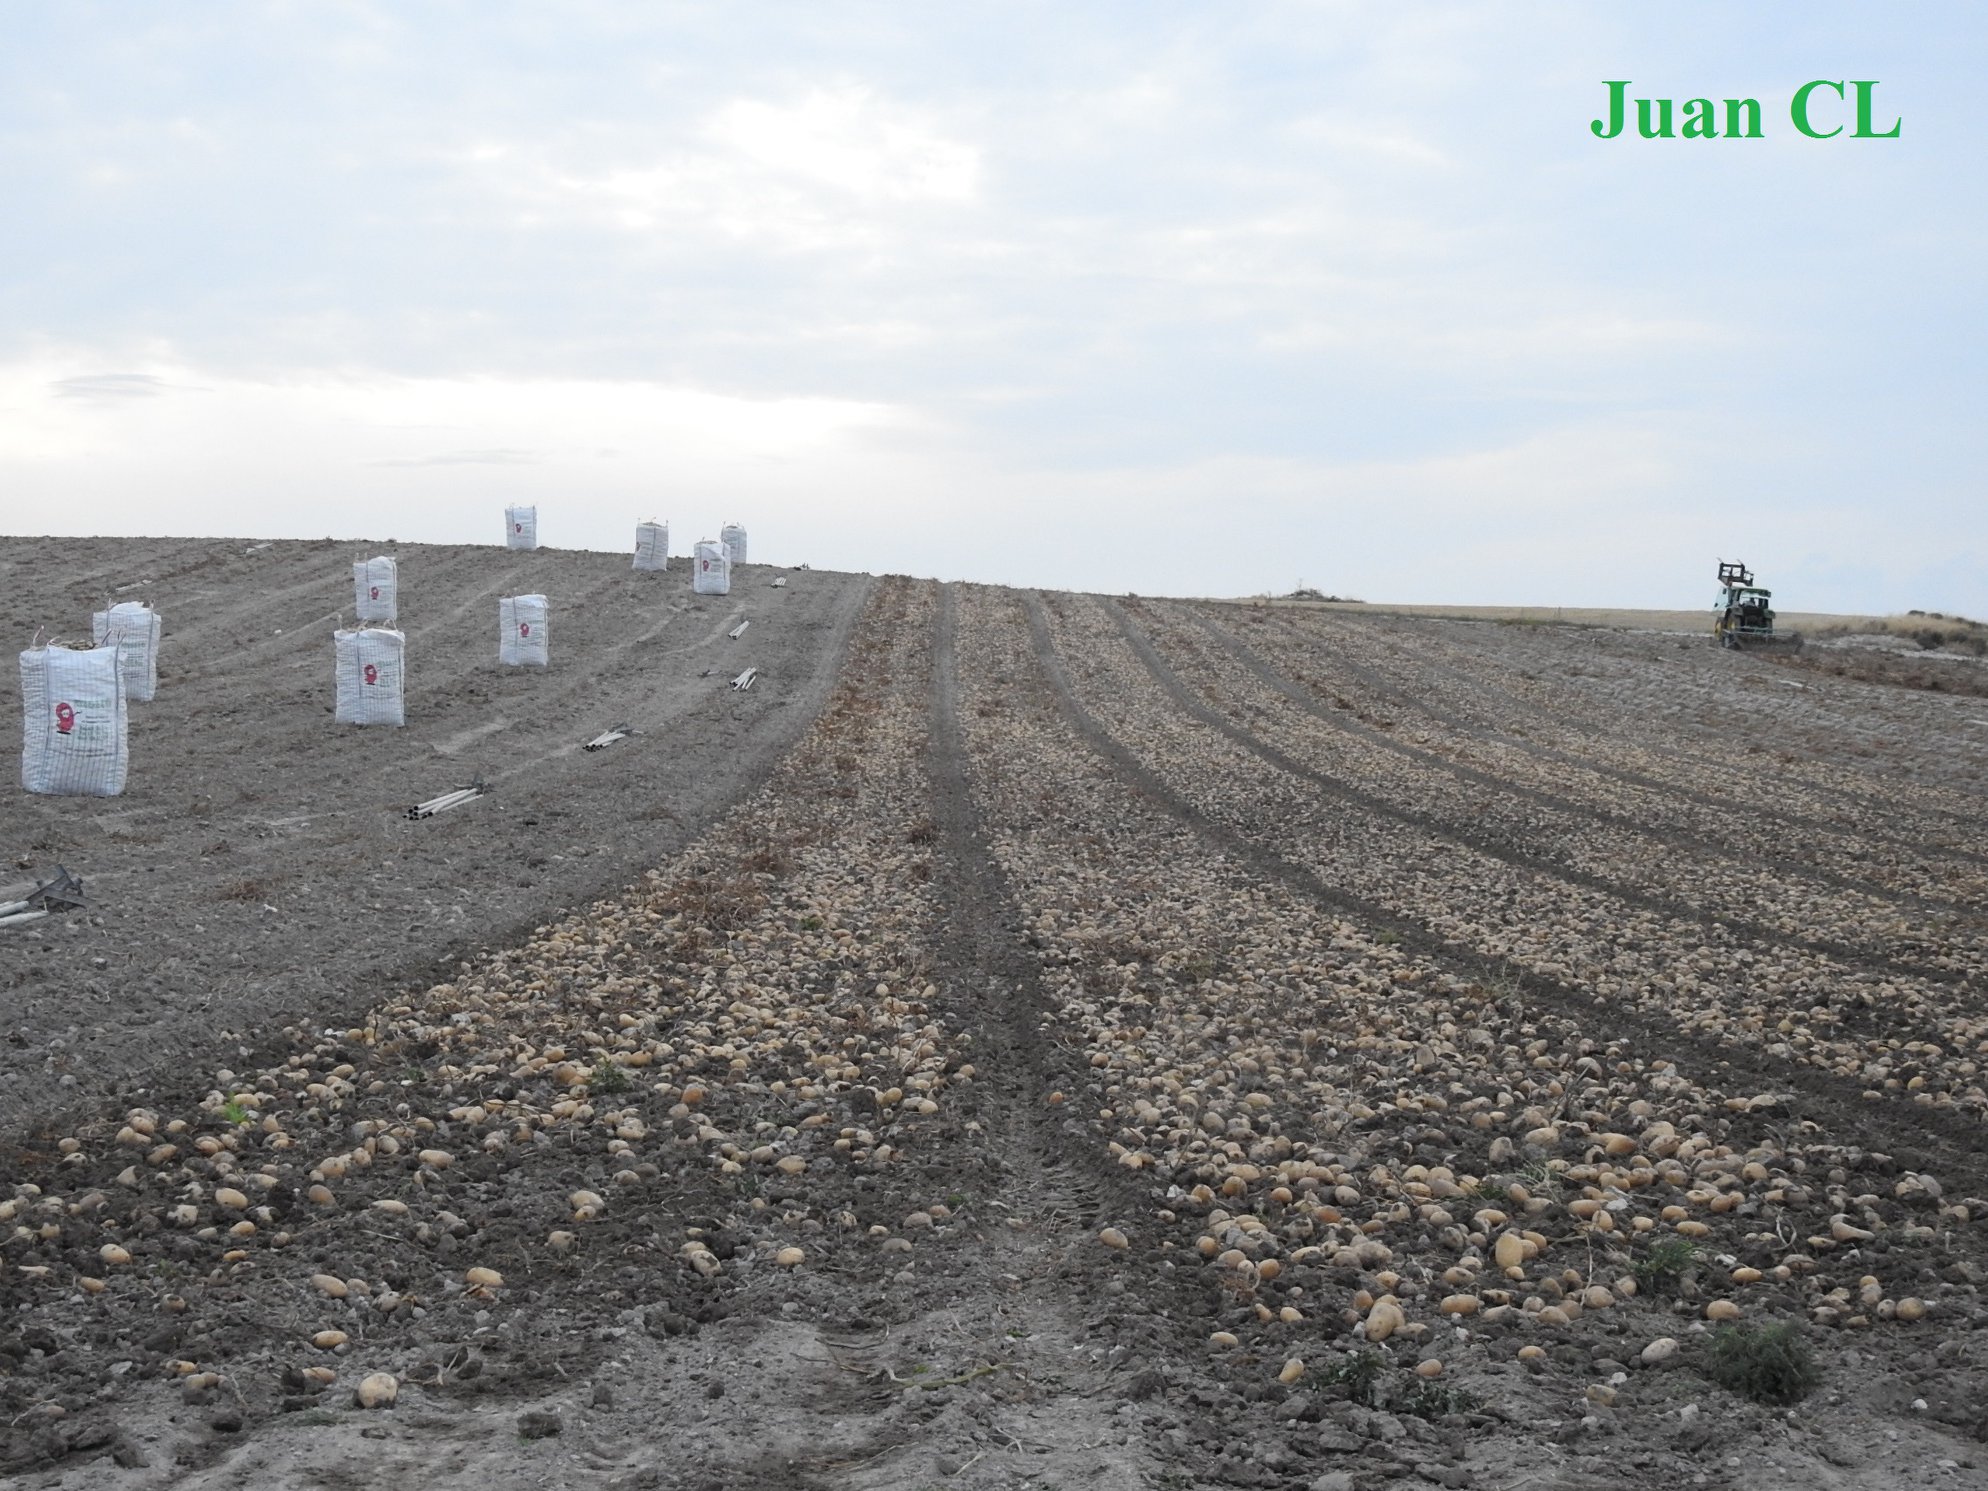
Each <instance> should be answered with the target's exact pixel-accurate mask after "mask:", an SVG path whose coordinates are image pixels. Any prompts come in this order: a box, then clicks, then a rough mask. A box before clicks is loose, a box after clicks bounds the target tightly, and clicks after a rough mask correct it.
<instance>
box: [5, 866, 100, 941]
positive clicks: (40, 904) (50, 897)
mask: <svg viewBox="0 0 1988 1491" xmlns="http://www.w3.org/2000/svg"><path fill="white" fill-rule="evenodd" d="M82 904H83V882H82V881H81V880H78V879H77V878H76V877H75V876H74V875H72V874H70V873H69V871H68V870H67V869H65V868H63V867H62V866H61V865H57V866H56V867H55V876H54V878H53V879H50V880H43V881H39V882H37V883H36V885H35V888H34V889H33V890H31V891H29V892H28V893H27V894H26V895H25V896H21V897H20V898H18V899H16V900H12V901H0V929H5V928H8V927H22V926H26V925H27V924H28V923H29V922H38V921H40V920H41V919H42V918H43V917H45V916H47V915H48V914H49V913H50V912H51V911H68V910H71V909H73V908H75V907H77V906H81V905H82Z"/></svg>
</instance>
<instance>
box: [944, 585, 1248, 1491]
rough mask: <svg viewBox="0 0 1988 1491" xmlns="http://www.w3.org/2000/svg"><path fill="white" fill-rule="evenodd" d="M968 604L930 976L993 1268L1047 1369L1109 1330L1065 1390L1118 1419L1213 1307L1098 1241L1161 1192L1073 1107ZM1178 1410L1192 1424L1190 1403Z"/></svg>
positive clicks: (1147, 1467)
mask: <svg viewBox="0 0 1988 1491" xmlns="http://www.w3.org/2000/svg"><path fill="white" fill-rule="evenodd" d="M957 612H958V587H957V586H956V585H945V586H943V587H942V588H941V590H940V604H939V608H938V617H937V624H936V627H935V634H934V638H933V667H932V696H931V698H932V702H931V720H932V731H931V737H930V743H929V746H928V751H929V757H928V772H929V778H930V782H931V812H932V817H933V825H932V830H933V833H932V842H933V850H934V853H933V872H932V885H933V888H934V890H935V891H936V892H937V894H938V898H939V901H940V904H941V906H942V907H943V908H944V917H945V930H944V934H943V935H942V936H939V937H935V939H934V945H935V949H936V958H935V962H936V967H935V970H934V973H935V978H936V981H937V982H938V984H939V986H940V987H941V988H942V989H946V990H948V991H950V992H951V997H952V1007H950V1008H949V1009H948V1015H949V1017H950V1019H951V1020H952V1022H953V1023H954V1024H955V1025H956V1027H957V1028H959V1029H962V1030H967V1031H971V1032H972V1034H973V1043H972V1050H973V1051H974V1053H975V1073H976V1081H975V1082H974V1084H973V1086H972V1088H971V1089H969V1092H970V1094H971V1095H970V1097H969V1098H968V1099H967V1110H968V1111H969V1112H970V1113H971V1114H972V1115H973V1121H974V1124H973V1126H975V1127H977V1128H979V1129H980V1130H981V1131H982V1132H983V1133H984V1136H985V1144H986V1149H985V1151H984V1153H983V1154H982V1156H981V1157H980V1158H981V1160H982V1165H983V1167H984V1171H985V1174H986V1181H987V1184H988V1185H989V1186H990V1188H998V1189H999V1190H1000V1191H1001V1193H1002V1197H1003V1199H1002V1200H1001V1201H1000V1202H999V1203H996V1204H997V1205H999V1206H1000V1208H1001V1209H1002V1210H1003V1211H1004V1212H1006V1213H1007V1214H1008V1215H1009V1217H1010V1222H1009V1225H1008V1227H1007V1228H1006V1229H998V1230H990V1232H989V1233H988V1238H989V1241H990V1243H991V1244H992V1245H993V1248H994V1250H995V1253H996V1256H995V1258H993V1259H990V1260H989V1262H988V1264H987V1270H988V1272H989V1273H990V1274H993V1275H995V1276H996V1277H999V1278H1003V1279H1009V1280H1013V1281H1014V1282H1013V1283H1012V1284H1010V1285H1009V1292H1010V1293H1013V1294H1017V1295H1022V1296H1025V1297H1026V1298H1027V1299H1028V1301H1029V1306H1030V1314H1031V1317H1032V1318H1033V1319H1034V1320H1036V1321H1037V1322H1038V1323H1039V1325H1040V1327H1041V1329H1042V1331H1043V1334H1045V1335H1047V1336H1050V1337H1051V1340H1052V1342H1053V1344H1047V1345H1035V1344H1034V1343H1031V1346H1032V1351H1031V1354H1032V1355H1033V1356H1035V1357H1036V1358H1037V1360H1038V1361H1040V1362H1042V1363H1043V1364H1044V1365H1053V1366H1055V1367H1056V1368H1057V1369H1058V1370H1060V1371H1064V1372H1067V1371H1068V1370H1069V1368H1070V1366H1071V1363H1072V1362H1073V1361H1081V1360H1082V1358H1081V1357H1079V1356H1076V1355H1075V1351H1076V1350H1081V1349H1082V1348H1083V1347H1084V1346H1085V1345H1086V1344H1088V1343H1089V1341H1090V1340H1092V1339H1096V1338H1098V1337H1100V1336H1103V1337H1109V1338H1111V1339H1112V1341H1113V1344H1112V1346H1111V1347H1110V1349H1109V1351H1108V1352H1107V1353H1106V1354H1105V1357H1104V1366H1103V1367H1102V1370H1101V1371H1100V1372H1098V1374H1097V1376H1098V1378H1099V1380H1098V1381H1096V1382H1094V1383H1091V1384H1089V1385H1087V1386H1086V1387H1085V1388H1083V1389H1082V1390H1081V1391H1080V1393H1078V1394H1069V1393H1068V1392H1067V1390H1066V1393H1065V1398H1066V1403H1068V1404H1069V1405H1070V1406H1074V1400H1075V1399H1076V1398H1079V1397H1081V1398H1083V1399H1086V1400H1088V1399H1092V1398H1096V1399H1100V1400H1101V1401H1100V1402H1099V1403H1098V1404H1097V1405H1096V1406H1091V1407H1088V1408H1086V1409H1085V1410H1084V1413H1085V1415H1087V1416H1089V1417H1091V1418H1094V1419H1096V1420H1097V1421H1098V1422H1099V1423H1100V1424H1102V1425H1105V1426H1107V1427H1122V1421H1120V1420H1118V1419H1116V1418H1115V1417H1114V1416H1113V1415H1112V1414H1111V1412H1110V1409H1111V1407H1113V1406H1115V1404H1116V1402H1117V1401H1118V1400H1119V1399H1121V1398H1125V1397H1131V1396H1135V1395H1136V1396H1147V1395H1150V1394H1152V1393H1154V1392H1156V1391H1158V1390H1159V1383H1158V1381H1157V1380H1154V1379H1153V1378H1152V1374H1151V1373H1150V1372H1148V1373H1136V1372H1133V1371H1130V1370H1127V1371H1124V1372H1123V1374H1122V1380H1120V1377H1121V1369H1122V1368H1129V1367H1131V1366H1133V1365H1135V1364H1137V1363H1139V1362H1142V1361H1143V1362H1146V1363H1148V1364H1150V1363H1154V1362H1160V1363H1166V1364H1168V1365H1171V1366H1175V1367H1177V1366H1178V1365H1179V1364H1180V1363H1181V1362H1182V1361H1183V1360H1188V1359H1191V1357H1190V1355H1189V1352H1190V1350H1191V1348H1189V1347H1188V1343H1187V1342H1186V1341H1185V1339H1184V1338H1183V1335H1182V1332H1181V1329H1180V1327H1179V1326H1178V1324H1177V1321H1179V1320H1183V1319H1198V1318H1200V1314H1201V1312H1202V1311H1204V1310H1205V1304H1204V1303H1203V1302H1202V1301H1201V1300H1200V1298H1199V1292H1200V1291H1199V1286H1198V1284H1196V1283H1195V1282H1193V1281H1191V1280H1185V1279H1183V1280H1178V1281H1173V1280H1169V1279H1167V1278H1165V1277H1163V1276H1161V1275H1159V1274H1157V1273H1152V1274H1145V1273H1143V1271H1138V1270H1135V1269H1133V1268H1131V1267H1128V1266H1127V1265H1128V1264H1130V1263H1132V1262H1134V1261H1135V1260H1139V1259H1140V1258H1141V1256H1142V1255H1141V1250H1134V1252H1133V1253H1132V1254H1131V1255H1129V1256H1127V1255H1118V1254H1113V1253H1111V1252H1110V1251H1109V1250H1107V1249H1105V1248H1104V1247H1103V1246H1102V1245H1101V1244H1100V1243H1099V1242H1098V1240H1097V1234H1098V1230H1099V1229H1100V1228H1101V1227H1102V1226H1104V1225H1106V1224H1107V1223H1109V1222H1111V1221H1114V1220H1124V1219H1127V1218H1136V1219H1140V1220H1142V1221H1143V1220H1144V1219H1145V1218H1147V1217H1149V1216H1150V1214H1151V1212H1152V1208H1153V1205H1154V1202H1153V1196H1152V1194H1151V1190H1150V1188H1149V1187H1147V1186H1143V1185H1141V1184H1139V1183H1137V1182H1134V1181H1132V1180H1130V1178H1129V1176H1128V1174H1127V1173H1126V1172H1124V1171H1123V1170H1122V1168H1120V1167H1117V1166H1113V1165H1110V1164H1109V1163H1107V1162H1106V1160H1105V1159H1104V1149H1103V1145H1102V1142H1101V1140H1099V1139H1098V1137H1097V1136H1096V1135H1094V1134H1092V1133H1090V1132H1088V1131H1087V1128H1086V1123H1085V1120H1084V1119H1082V1118H1081V1117H1079V1116H1077V1113H1076V1112H1074V1111H1073V1110H1074V1109H1076V1108H1078V1107H1079V1106H1080V1101H1081V1100H1080V1099H1079V1095H1080V1094H1084V1093H1086V1092H1088V1090H1089V1087H1090V1075H1089V1067H1088V1064H1087V1063H1086V1062H1085V1061H1084V1060H1083V1059H1082V1056H1081V1054H1080V1053H1075V1052H1072V1051H1070V1050H1069V1049H1067V1048H1065V1047H1064V1046H1062V1045H1061V1044H1060V1043H1058V1042H1056V1041H1055V1040H1054V1039H1053V1038H1051V1036H1050V1035H1049V1033H1048V1028H1049V1025H1050V1023H1051V1022H1052V1021H1053V1019H1054V1016H1055V1010H1054V1007H1053V1005H1052V1003H1051V1001H1050V1000H1049V999H1048V997H1047V996H1046V994H1045V993H1044V991H1043V988H1042V983H1041V979H1040V976H1039V971H1038V968H1037V965H1036V960H1035V958H1034V956H1033V955H1032V954H1031V953H1030V951H1029V949H1028V946H1027V944H1026V942H1025V941H1024V938H1023V929H1022V922H1021V915H1020V911H1019V907H1018V904H1017V902H1016V900H1015V897H1014V895H1013V893H1012V891H1011V889H1010V887H1009V885H1008V882H1007V877H1006V875H1005V874H1004V872H1003V871H1002V869H1001V867H1000V866H999V864H998V863H997V862H996V860H995V858H994V855H993V851H992V849H991V847H990V845H989V844H988V841H987V835H986V830H985V826H984V824H983V822H982V820H981V817H980V813H979V810H978V809H977V808H976V806H975V804H974V799H973V792H972V786H971V782H970V780H969V758H968V753H967V748H966V742H965V736H964V732H963V730H962V728H961V723H960V710H959V673H958V650H957V647H956V644H955V634H956V629H957ZM983 1062H984V1065H983ZM1057 1091H1061V1092H1066V1093H1068V1094H1070V1095H1071V1098H1072V1101H1071V1102H1070V1103H1068V1104H1066V1105H1062V1106H1059V1107H1057V1108H1054V1109H1052V1108H1050V1107H1049V1106H1048V1098H1049V1095H1050V1094H1051V1093H1053V1092H1057ZM1053 1112H1054V1113H1065V1114H1068V1115H1069V1116H1068V1117H1066V1118H1064V1119H1063V1120H1062V1121H1061V1122H1060V1123H1059V1122H1055V1121H1052V1119H1051V1118H1050V1116H1049V1115H1050V1114H1051V1113H1053ZM1139 1230H1141V1231H1150V1230H1151V1229H1150V1228H1146V1227H1141V1228H1140V1229H1139ZM1059 1357H1060V1358H1061V1361H1060V1362H1058V1361H1057V1358H1059ZM1114 1389H1117V1390H1116V1391H1114ZM1170 1406H1171V1407H1172V1408H1173V1409H1174V1411H1175V1412H1176V1413H1178V1414H1180V1415H1182V1416H1183V1417H1184V1418H1188V1419H1190V1421H1191V1420H1192V1419H1193V1414H1192V1413H1191V1412H1190V1410H1189V1408H1188V1406H1187V1404H1186V1403H1185V1402H1184V1401H1181V1402H1173V1403H1171V1404H1170ZM1213 1428H1214V1426H1212V1425H1206V1424H1197V1425H1196V1429H1197V1430H1198V1432H1194V1434H1193V1437H1194V1438H1196V1439H1203V1440H1205V1439H1211V1438H1213V1437H1214V1434H1213ZM1127 1454H1128V1457H1129V1458H1128V1460H1127V1463H1125V1464H1123V1465H1122V1466H1120V1467H1118V1469H1120V1470H1122V1471H1123V1472H1124V1473H1126V1474H1127V1475H1138V1476H1140V1477H1141V1483H1145V1484H1151V1483H1152V1482H1151V1480H1150V1477H1151V1476H1152V1474H1153V1473H1154V1467H1153V1465H1152V1463H1151V1461H1150V1457H1149V1455H1147V1454H1144V1453H1138V1452H1136V1451H1134V1450H1133V1448H1132V1447H1131V1446H1128V1447H1127ZM1135 1462H1136V1464H1135ZM1045 1470H1046V1467H1045ZM1002 1484H1007V1482H1002ZM1114 1484H1132V1482H1129V1481H1127V1482H1115V1483H1114Z"/></svg>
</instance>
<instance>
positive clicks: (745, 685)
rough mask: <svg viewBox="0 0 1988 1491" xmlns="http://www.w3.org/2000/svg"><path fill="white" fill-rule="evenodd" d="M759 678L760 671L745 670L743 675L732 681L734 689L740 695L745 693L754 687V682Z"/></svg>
mask: <svg viewBox="0 0 1988 1491" xmlns="http://www.w3.org/2000/svg"><path fill="white" fill-rule="evenodd" d="M758 677H759V669H757V668H748V669H746V670H745V672H743V673H741V674H740V675H739V676H738V677H737V678H734V679H733V680H732V687H733V688H735V689H737V690H738V691H739V692H740V693H744V692H745V691H746V690H747V689H749V688H751V687H752V685H753V680H755V679H756V678H758Z"/></svg>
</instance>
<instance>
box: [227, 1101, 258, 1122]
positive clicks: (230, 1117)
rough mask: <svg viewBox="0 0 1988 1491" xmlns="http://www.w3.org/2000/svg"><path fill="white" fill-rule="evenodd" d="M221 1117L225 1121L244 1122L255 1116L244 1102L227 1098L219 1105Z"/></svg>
mask: <svg viewBox="0 0 1988 1491" xmlns="http://www.w3.org/2000/svg"><path fill="white" fill-rule="evenodd" d="M221 1117H222V1119H223V1120H224V1121H225V1122H227V1123H232V1124H244V1123H247V1122H248V1121H249V1120H250V1119H251V1118H253V1117H255V1113H254V1112H253V1111H252V1110H251V1109H250V1108H249V1107H248V1106H247V1105H246V1104H244V1103H238V1102H236V1101H235V1100H234V1099H233V1098H229V1099H228V1101H227V1102H225V1103H223V1104H222V1105H221Z"/></svg>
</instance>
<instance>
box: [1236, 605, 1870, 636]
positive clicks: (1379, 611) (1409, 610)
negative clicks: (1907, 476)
mask: <svg viewBox="0 0 1988 1491" xmlns="http://www.w3.org/2000/svg"><path fill="white" fill-rule="evenodd" d="M1226 604H1231V605H1238V606H1275V607H1278V608H1280V609H1285V608H1289V609H1296V610H1305V611H1346V612H1350V613H1352V614H1353V615H1360V616H1428V617H1433V618H1437V619H1441V620H1449V621H1504V622H1511V623H1514V624H1521V625H1552V624H1556V623H1557V624H1559V625H1563V626H1613V627H1629V628H1640V629H1643V630H1647V631H1654V632H1705V633H1707V634H1709V633H1710V632H1711V630H1712V608H1711V606H1709V605H1707V606H1705V607H1703V608H1702V609H1700V610H1696V611H1637V610H1630V609H1627V608H1624V609H1608V608H1604V607H1597V606H1406V605H1395V604H1391V603H1387V602H1380V603H1370V602H1366V601H1298V600H1288V599H1285V598H1282V597H1276V598H1272V599H1268V600H1266V599H1264V598H1262V597H1259V596H1249V597H1243V598H1240V599H1236V600H1233V601H1228V602H1226ZM1885 619H1886V618H1884V617H1881V616H1851V615H1835V614H1832V613H1830V612H1827V611H1777V612H1775V613H1774V621H1775V625H1776V626H1778V627H1779V628H1780V629H1781V630H1783V631H1816V630H1820V629H1822V628H1824V627H1834V628H1850V629H1853V630H1854V629H1857V628H1861V627H1865V626H1873V627H1875V626H1879V625H1881V624H1882V623H1883V622H1884V621H1885Z"/></svg>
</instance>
